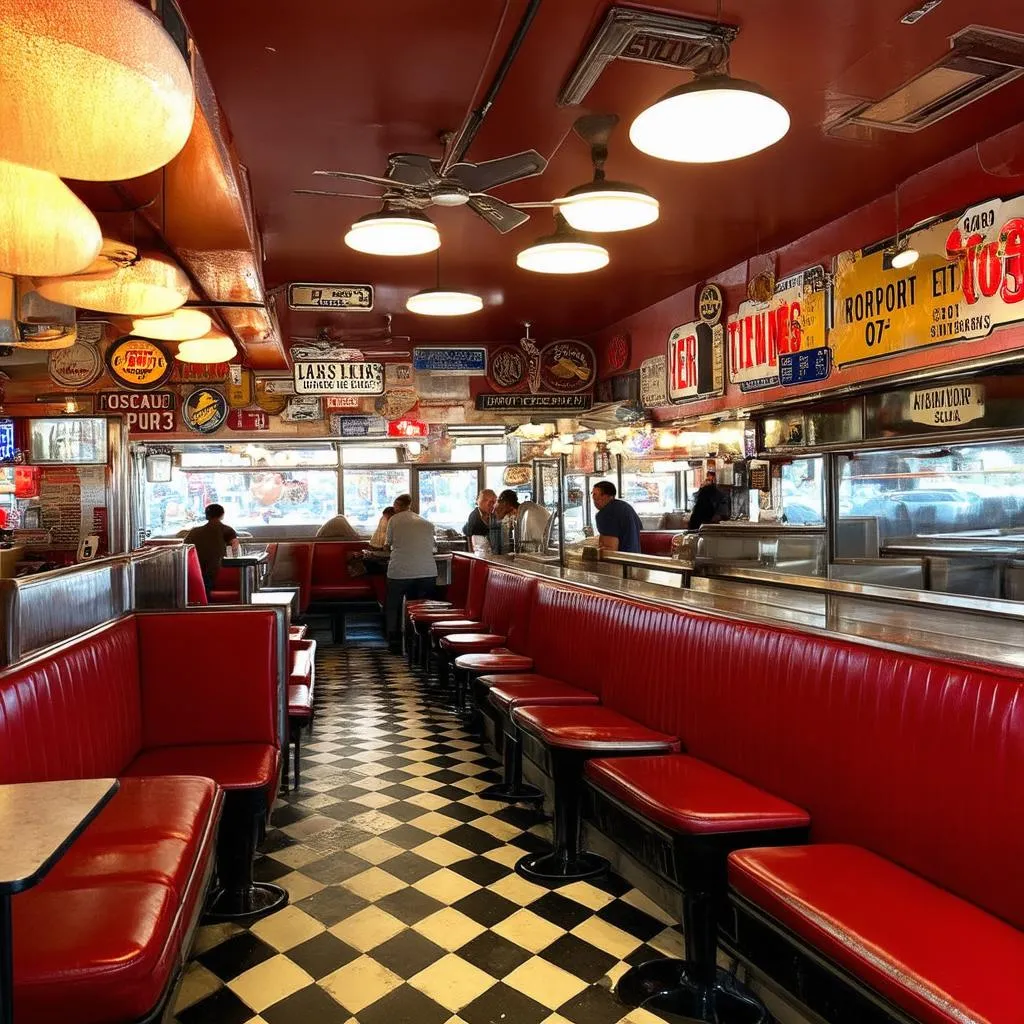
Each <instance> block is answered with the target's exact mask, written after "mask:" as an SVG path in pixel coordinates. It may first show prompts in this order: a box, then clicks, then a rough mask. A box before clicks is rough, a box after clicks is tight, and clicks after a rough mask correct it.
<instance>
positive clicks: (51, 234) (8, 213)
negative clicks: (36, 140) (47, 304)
mask: <svg viewBox="0 0 1024 1024" xmlns="http://www.w3.org/2000/svg"><path fill="white" fill-rule="evenodd" d="M102 242H103V235H102V233H101V232H100V226H99V224H98V223H97V221H96V218H95V217H94V216H93V215H92V213H91V211H90V210H89V209H88V207H87V206H86V205H85V204H84V203H83V202H82V201H81V200H80V199H79V198H78V196H76V195H75V194H74V192H72V191H71V189H69V188H68V187H67V185H65V184H64V182H62V181H61V180H60V178H58V177H57V176H56V175H54V174H50V173H49V171H38V170H36V169H35V168H33V167H25V166H23V165H22V164H14V163H8V162H7V161H6V160H0V273H5V274H13V275H15V276H18V275H21V276H25V277H46V276H50V275H52V274H74V273H77V272H78V271H79V270H81V269H82V268H83V267H87V266H88V265H89V264H90V263H91V262H92V261H93V260H94V259H95V258H96V254H97V253H98V252H99V251H100V245H101V244H102Z"/></svg>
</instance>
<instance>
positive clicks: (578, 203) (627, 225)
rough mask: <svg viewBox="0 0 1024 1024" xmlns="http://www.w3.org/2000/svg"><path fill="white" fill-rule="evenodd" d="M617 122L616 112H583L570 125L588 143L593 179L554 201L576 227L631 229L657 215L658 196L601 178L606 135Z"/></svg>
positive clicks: (577, 228) (595, 229) (603, 229)
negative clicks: (582, 114)
mask: <svg viewBox="0 0 1024 1024" xmlns="http://www.w3.org/2000/svg"><path fill="white" fill-rule="evenodd" d="M618 123H619V118H618V115H616V114H587V115H585V116H584V117H581V118H579V119H578V120H577V121H576V123H575V125H573V128H574V130H575V132H576V134H577V135H578V136H579V137H580V138H581V139H582V140H583V141H584V142H585V143H587V145H589V146H590V159H591V162H592V163H593V165H594V180H593V181H589V182H587V183H586V184H585V185H577V186H576V188H574V189H571V190H570V191H569V192H568V194H567V195H565V196H563V197H562V198H561V199H556V200H555V202H554V205H555V207H556V208H557V209H558V212H559V213H561V214H562V216H563V217H565V219H566V221H568V223H569V226H570V227H573V228H575V229H576V230H577V231H592V232H605V231H632V230H633V229H634V228H642V227H645V226H646V225H647V224H653V223H654V221H656V220H657V219H658V214H659V206H658V200H657V199H655V198H654V196H652V195H651V194H650V193H649V192H647V191H646V190H645V189H642V188H640V186H639V185H630V184H627V183H626V182H622V181H607V180H606V179H605V173H604V165H605V161H606V160H607V159H608V137H609V136H610V135H611V133H612V131H613V129H614V128H615V126H616V125H617V124H618Z"/></svg>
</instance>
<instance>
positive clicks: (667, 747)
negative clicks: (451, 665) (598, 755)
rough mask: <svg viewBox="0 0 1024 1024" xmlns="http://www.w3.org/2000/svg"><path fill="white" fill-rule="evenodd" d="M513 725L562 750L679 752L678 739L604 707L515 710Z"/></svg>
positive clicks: (555, 707)
mask: <svg viewBox="0 0 1024 1024" xmlns="http://www.w3.org/2000/svg"><path fill="white" fill-rule="evenodd" d="M460 660H461V659H460ZM456 664H458V662H456ZM512 721H513V723H514V724H515V725H517V726H519V728H520V729H522V730H523V731H524V732H528V733H530V734H531V735H533V736H536V737H537V738H538V739H540V740H541V741H542V742H543V743H544V744H545V745H547V746H549V747H557V748H559V749H561V750H595V751H601V750H608V749H619V750H636V751H637V752H641V751H650V752H652V753H669V752H671V751H675V750H678V749H679V740H678V739H676V737H675V736H668V735H666V734H665V733H663V732H656V731H655V730H654V729H648V728H647V727H646V726H644V725H640V724H639V723H638V722H634V721H633V720H632V719H631V718H626V716H625V715H620V714H619V713H618V712H617V711H612V710H611V708H606V707H601V706H600V705H592V706H585V707H580V706H576V707H558V706H553V707H522V708H514V709H513V711H512Z"/></svg>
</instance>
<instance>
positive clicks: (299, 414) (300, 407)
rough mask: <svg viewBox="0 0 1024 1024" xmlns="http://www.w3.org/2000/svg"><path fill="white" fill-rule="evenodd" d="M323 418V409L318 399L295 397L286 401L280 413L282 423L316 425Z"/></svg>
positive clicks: (302, 396)
mask: <svg viewBox="0 0 1024 1024" xmlns="http://www.w3.org/2000/svg"><path fill="white" fill-rule="evenodd" d="M323 418H324V407H323V406H322V405H321V404H320V399H319V398H312V397H308V396H305V395H296V396H294V397H292V398H289V399H288V403H287V405H285V407H284V409H283V410H282V411H281V420H282V421H283V422H284V423H316V422H317V421H318V420H322V419H323Z"/></svg>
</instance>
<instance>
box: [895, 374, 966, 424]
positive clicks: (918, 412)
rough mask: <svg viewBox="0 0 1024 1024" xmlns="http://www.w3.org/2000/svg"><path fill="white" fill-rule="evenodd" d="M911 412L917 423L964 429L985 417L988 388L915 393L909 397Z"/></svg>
mask: <svg viewBox="0 0 1024 1024" xmlns="http://www.w3.org/2000/svg"><path fill="white" fill-rule="evenodd" d="M907 412H908V415H909V418H910V419H911V420H912V421H913V422H914V423H922V424H924V425H925V426H929V427H962V426H963V425H964V424H965V423H970V422H971V421H972V420H978V419H981V418H982V417H983V416H984V415H985V388H984V386H983V385H981V384H949V385H947V386H946V387H941V388H923V389H921V390H920V391H911V392H910V394H909V395H908V396H907Z"/></svg>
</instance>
